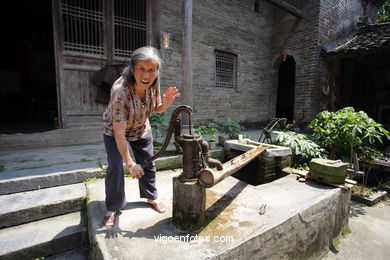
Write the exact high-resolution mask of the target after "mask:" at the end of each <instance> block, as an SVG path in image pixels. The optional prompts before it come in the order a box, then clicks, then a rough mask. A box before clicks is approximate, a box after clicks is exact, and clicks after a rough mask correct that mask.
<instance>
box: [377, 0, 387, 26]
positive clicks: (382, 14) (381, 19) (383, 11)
mask: <svg viewBox="0 0 390 260" xmlns="http://www.w3.org/2000/svg"><path fill="white" fill-rule="evenodd" d="M376 21H377V22H378V23H387V22H390V0H386V2H385V3H384V4H383V5H382V6H381V7H380V8H379V9H378V13H377V16H376Z"/></svg>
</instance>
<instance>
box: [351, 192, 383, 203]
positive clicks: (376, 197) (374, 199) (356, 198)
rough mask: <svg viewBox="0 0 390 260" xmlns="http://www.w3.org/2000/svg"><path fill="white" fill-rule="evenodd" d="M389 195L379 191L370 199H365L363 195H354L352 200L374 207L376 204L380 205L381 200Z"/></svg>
mask: <svg viewBox="0 0 390 260" xmlns="http://www.w3.org/2000/svg"><path fill="white" fill-rule="evenodd" d="M386 195H387V191H378V192H376V193H374V194H372V195H370V196H369V197H364V196H363V195H360V194H356V193H352V196H351V199H352V200H354V201H357V202H360V203H363V204H366V205H367V206H373V205H375V204H376V203H378V202H379V201H380V200H382V199H384V197H385V196H386Z"/></svg>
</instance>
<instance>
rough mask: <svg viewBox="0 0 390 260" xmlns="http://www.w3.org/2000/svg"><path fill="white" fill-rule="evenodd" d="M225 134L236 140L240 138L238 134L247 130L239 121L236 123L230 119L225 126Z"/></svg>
mask: <svg viewBox="0 0 390 260" xmlns="http://www.w3.org/2000/svg"><path fill="white" fill-rule="evenodd" d="M223 126H224V129H225V132H226V133H227V134H228V136H229V138H231V139H235V138H237V137H238V133H240V132H241V131H242V130H244V129H245V128H244V127H243V126H242V125H240V123H239V122H238V121H234V120H231V119H228V120H227V121H226V122H225V123H224V124H223Z"/></svg>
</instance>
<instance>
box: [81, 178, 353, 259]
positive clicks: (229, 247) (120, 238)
mask: <svg viewBox="0 0 390 260" xmlns="http://www.w3.org/2000/svg"><path fill="white" fill-rule="evenodd" d="M179 173H180V171H175V172H174V171H166V172H161V173H159V174H158V175H157V183H158V184H157V185H158V191H159V198H160V199H161V200H162V201H164V202H165V204H166V206H167V212H165V213H164V214H159V213H157V212H155V211H154V210H152V209H151V208H150V207H149V206H147V205H146V203H145V202H144V200H142V199H139V198H138V196H139V195H138V187H137V186H138V185H137V182H136V181H135V180H130V179H126V192H127V195H126V196H127V205H126V207H125V209H124V210H123V211H122V213H121V215H119V216H118V220H117V223H116V224H115V226H114V227H113V228H112V229H106V228H104V227H102V226H101V221H102V218H103V216H104V214H105V211H106V209H105V203H104V182H103V181H94V182H90V183H88V187H87V188H88V194H89V204H88V218H89V236H90V243H91V245H92V251H91V258H93V259H146V258H147V259H183V255H185V258H186V259H308V258H315V257H318V256H319V255H321V253H323V252H324V251H325V250H326V249H327V248H328V247H329V246H330V245H331V244H332V240H333V239H334V238H335V237H337V236H338V235H339V234H340V232H341V230H342V229H343V228H345V227H346V226H347V225H348V212H349V205H350V200H349V198H350V190H343V189H340V188H332V187H329V186H323V185H321V184H317V183H315V182H311V181H307V182H306V183H300V182H297V181H296V177H295V176H293V175H288V176H286V177H283V178H281V179H279V180H276V181H274V182H272V183H268V184H264V185H259V186H251V185H249V184H246V183H244V182H241V181H238V180H237V179H235V178H234V177H228V178H227V179H225V180H224V181H222V182H221V183H219V184H218V185H216V186H215V187H213V188H211V189H207V200H206V219H207V221H206V223H207V225H206V226H205V227H204V228H202V229H201V230H200V231H199V232H196V233H193V234H185V233H183V232H180V231H179V230H177V229H176V228H175V227H174V226H173V225H172V223H171V217H172V178H173V177H174V176H176V175H178V174H179ZM263 204H265V205H266V212H265V214H263V215H260V214H259V210H260V208H261V206H262V205H263ZM191 235H192V236H194V237H192V240H191V241H189V240H190V238H191ZM195 236H196V237H195ZM221 240H224V241H223V242H221ZM218 241H219V242H218ZM145 249H152V250H145Z"/></svg>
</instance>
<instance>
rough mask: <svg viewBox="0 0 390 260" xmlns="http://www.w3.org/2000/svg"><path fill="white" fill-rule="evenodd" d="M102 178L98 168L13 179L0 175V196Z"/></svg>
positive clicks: (9, 176)
mask: <svg viewBox="0 0 390 260" xmlns="http://www.w3.org/2000/svg"><path fill="white" fill-rule="evenodd" d="M103 176H104V175H103V172H102V170H101V169H100V168H87V169H81V170H74V171H65V172H52V173H47V174H37V175H25V176H20V177H14V176H13V175H12V174H9V175H5V174H2V176H1V178H2V179H0V195H4V194H11V193H17V192H22V191H32V190H39V189H43V188H50V187H54V186H61V185H68V184H74V183H80V182H83V181H84V180H86V179H90V178H95V177H103Z"/></svg>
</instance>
